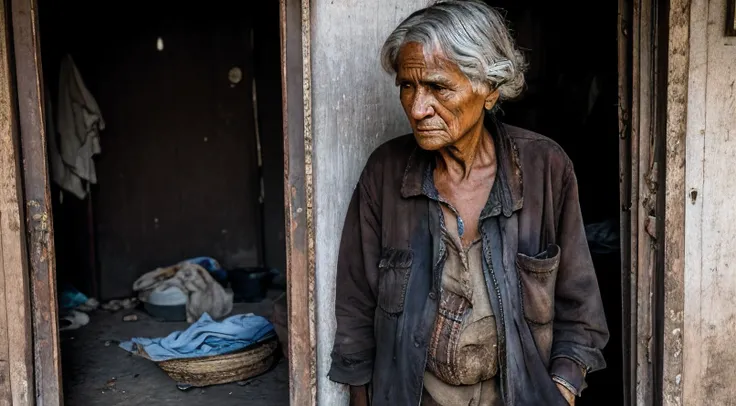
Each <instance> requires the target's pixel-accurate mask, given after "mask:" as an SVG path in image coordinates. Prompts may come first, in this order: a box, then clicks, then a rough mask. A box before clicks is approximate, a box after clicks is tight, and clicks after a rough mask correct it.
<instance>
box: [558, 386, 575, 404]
mask: <svg viewBox="0 0 736 406" xmlns="http://www.w3.org/2000/svg"><path fill="white" fill-rule="evenodd" d="M555 385H557V389H558V390H559V391H560V393H561V394H562V397H563V398H565V400H566V401H567V403H568V404H569V405H570V406H575V394H574V393H572V392H570V389H567V388H566V387H564V386H562V385H560V384H559V383H557V382H555Z"/></svg>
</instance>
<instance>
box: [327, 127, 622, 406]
mask: <svg viewBox="0 0 736 406" xmlns="http://www.w3.org/2000/svg"><path fill="white" fill-rule="evenodd" d="M486 128H487V129H488V130H489V132H490V133H491V134H492V136H493V138H494V143H495V148H496V156H497V162H498V168H497V174H496V179H495V181H494V180H492V179H489V182H491V181H493V182H494V184H493V187H492V190H491V194H490V197H489V199H488V202H487V203H486V205H485V208H484V209H483V210H482V212H481V216H480V224H479V228H480V232H481V237H482V245H483V272H484V276H485V280H486V285H487V289H488V292H489V296H490V298H491V304H492V308H493V312H494V314H495V316H496V320H497V323H496V325H497V330H498V343H499V372H500V375H499V376H500V385H499V386H500V390H501V394H502V397H503V400H504V404H505V405H509V406H511V405H513V406H537V405H549V406H556V405H560V406H563V405H565V406H566V405H567V403H566V401H565V400H564V398H563V397H562V395H561V394H560V393H559V390H558V389H557V388H556V385H555V383H554V382H553V380H552V376H554V375H556V376H558V377H560V378H562V379H564V380H565V381H567V382H568V383H570V384H571V386H573V388H574V389H575V390H576V391H577V392H578V394H579V392H580V390H582V389H583V388H584V387H585V373H586V372H592V371H595V370H599V369H602V368H604V367H605V361H604V359H603V356H602V353H601V349H602V348H603V347H604V346H605V344H606V342H607V340H608V330H607V326H606V321H605V316H604V313H603V306H602V303H601V298H600V292H599V289H598V283H597V280H596V276H595V272H594V269H593V264H592V260H591V256H590V252H589V249H588V245H587V241H586V238H585V232H584V227H583V220H582V216H581V212H580V206H579V203H578V189H577V181H576V177H575V173H574V171H573V166H572V163H571V161H570V159H569V158H568V157H567V155H566V154H565V153H564V151H563V150H562V149H561V148H560V147H559V146H558V145H557V144H556V143H554V142H553V141H551V140H549V139H548V138H545V137H543V136H541V135H538V134H535V133H532V132H529V131H526V130H523V129H520V128H516V127H512V126H508V125H504V124H500V123H499V122H498V121H496V119H495V118H493V117H492V116H491V117H489V118H488V119H487V120H486ZM435 163H436V158H435V155H434V153H432V152H428V151H425V150H422V149H421V148H419V147H418V145H417V143H416V141H415V140H414V137H413V136H412V135H411V134H409V135H406V136H403V137H399V138H396V139H394V140H391V141H389V142H387V143H385V144H383V145H382V146H380V147H379V148H378V149H377V150H376V151H375V152H374V153H373V154H372V155H371V156H370V158H369V159H368V163H367V164H366V166H365V168H364V170H363V172H362V174H361V176H360V180H359V182H358V185H357V187H356V189H355V191H354V194H353V196H352V200H351V202H350V205H349V208H348V212H347V216H346V219H345V223H344V228H343V234H342V241H341V246H340V251H339V257H338V269H337V291H336V300H335V317H336V321H337V331H336V335H335V341H334V346H333V351H332V366H331V369H330V372H329V377H330V379H331V380H333V381H335V382H339V383H344V384H348V385H352V386H362V385H366V384H369V385H370V391H369V395H370V398H371V403H372V404H373V405H391V406H395V405H402V406H403V405H419V404H420V401H421V396H422V389H423V375H424V371H425V368H426V362H427V346H428V343H429V341H430V334H431V332H432V327H433V326H434V322H435V318H436V315H437V310H438V299H439V297H440V288H441V280H442V276H441V271H442V269H443V268H444V261H445V258H446V248H445V245H444V242H443V241H442V232H441V228H440V227H441V225H440V216H441V213H440V211H441V208H440V206H439V203H438V199H439V196H438V193H437V190H436V188H435V187H434V182H433V175H432V174H433V169H434V165H435Z"/></svg>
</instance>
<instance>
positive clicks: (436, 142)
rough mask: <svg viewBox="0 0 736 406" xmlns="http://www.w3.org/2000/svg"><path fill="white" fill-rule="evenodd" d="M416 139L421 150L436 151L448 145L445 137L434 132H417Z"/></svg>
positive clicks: (415, 133)
mask: <svg viewBox="0 0 736 406" xmlns="http://www.w3.org/2000/svg"><path fill="white" fill-rule="evenodd" d="M414 138H415V139H416V140H417V144H418V145H419V148H421V149H424V150H427V151H436V150H438V149H440V148H442V147H444V146H446V145H447V144H448V143H447V140H446V139H445V137H443V136H442V135H441V134H437V133H434V132H429V133H427V132H419V131H415V132H414Z"/></svg>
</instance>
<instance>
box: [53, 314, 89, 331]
mask: <svg viewBox="0 0 736 406" xmlns="http://www.w3.org/2000/svg"><path fill="white" fill-rule="evenodd" d="M87 324H89V315H87V313H84V312H80V311H79V310H68V311H66V312H64V313H63V314H62V315H61V317H60V320H59V331H66V330H76V329H78V328H80V327H82V326H86V325H87Z"/></svg>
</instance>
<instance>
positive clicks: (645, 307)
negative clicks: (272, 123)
mask: <svg viewBox="0 0 736 406" xmlns="http://www.w3.org/2000/svg"><path fill="white" fill-rule="evenodd" d="M653 12H654V0H635V1H634V4H633V11H632V26H633V28H632V30H633V33H632V34H633V44H632V46H633V50H632V71H633V74H632V113H631V143H630V147H631V152H630V154H631V203H632V207H631V214H630V220H631V221H630V223H629V224H630V230H631V233H630V234H629V235H630V238H631V239H630V245H629V247H630V255H631V277H630V279H631V285H630V291H631V321H632V324H631V331H630V335H629V337H628V338H629V340H630V342H631V343H632V348H631V354H630V358H629V359H630V360H631V363H632V368H633V369H634V371H633V372H632V376H631V380H632V385H633V389H632V391H631V392H629V394H628V395H629V396H628V397H627V401H628V402H629V403H630V404H637V405H641V404H652V402H653V400H654V397H655V385H656V376H655V371H656V351H655V344H656V334H655V323H654V320H655V319H654V317H653V316H654V314H655V312H656V307H655V293H656V292H655V290H656V283H655V280H656V275H655V274H656V273H655V267H656V263H657V262H656V259H657V257H656V238H655V235H654V233H651V232H650V231H651V230H653V229H654V227H653V226H654V225H655V224H654V223H653V222H654V221H656V217H657V209H656V202H657V162H656V148H655V141H656V137H657V131H656V123H657V120H658V118H657V117H658V115H657V114H658V111H657V87H656V81H657V55H656V49H657V47H656V46H655V44H656V41H657V36H656V35H655V32H656V29H657V20H656V18H655V16H654V14H653Z"/></svg>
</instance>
